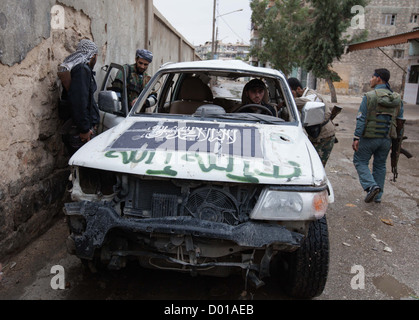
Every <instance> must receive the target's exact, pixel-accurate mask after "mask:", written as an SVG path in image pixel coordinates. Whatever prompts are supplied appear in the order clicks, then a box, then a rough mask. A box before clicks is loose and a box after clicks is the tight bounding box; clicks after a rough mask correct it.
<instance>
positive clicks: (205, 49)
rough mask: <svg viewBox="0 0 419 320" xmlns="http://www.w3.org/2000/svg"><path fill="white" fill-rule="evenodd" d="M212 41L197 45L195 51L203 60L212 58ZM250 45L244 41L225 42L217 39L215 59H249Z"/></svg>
mask: <svg viewBox="0 0 419 320" xmlns="http://www.w3.org/2000/svg"><path fill="white" fill-rule="evenodd" d="M211 51H212V42H211V41H207V42H205V44H203V45H199V46H196V47H195V52H196V54H197V55H199V57H200V58H201V59H202V60H209V59H211V57H212V55H211ZM249 51H250V45H248V44H244V43H239V42H238V43H234V44H233V43H223V42H220V41H217V43H216V45H215V52H214V59H220V60H235V59H241V60H244V61H248V58H249Z"/></svg>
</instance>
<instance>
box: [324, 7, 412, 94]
mask: <svg viewBox="0 0 419 320" xmlns="http://www.w3.org/2000/svg"><path fill="white" fill-rule="evenodd" d="M356 13H357V17H356V18H359V19H354V20H353V25H351V27H350V28H349V29H348V35H352V34H354V33H355V32H359V30H364V29H365V30H367V32H368V38H367V40H368V41H369V40H373V39H379V38H384V37H388V36H393V35H396V34H400V33H405V32H410V31H412V30H413V29H414V28H415V27H418V26H419V1H418V0H403V1H396V0H371V1H370V2H369V4H368V5H367V6H366V7H365V8H358V11H357V12H356ZM354 16H355V14H354ZM409 51H411V49H410V46H409V44H408V43H402V44H396V45H390V46H385V47H380V48H372V49H366V50H361V51H354V52H350V53H347V54H344V55H343V56H342V58H341V59H340V61H336V62H335V63H333V70H335V71H336V72H337V73H338V74H339V76H340V77H341V78H342V80H341V81H340V82H335V83H334V85H335V88H336V92H337V94H338V95H339V94H340V95H355V96H357V95H362V94H363V93H364V92H366V91H368V90H370V86H369V81H370V79H371V76H372V74H373V73H374V69H377V68H387V69H388V70H390V73H391V78H390V85H391V86H392V88H393V89H394V90H395V91H398V92H401V93H404V91H405V87H406V86H405V84H406V79H407V78H408V72H409V70H408V69H409V68H408V67H409V65H410V62H409V59H410V56H411V55H409ZM318 90H319V91H320V92H322V93H323V94H328V93H329V87H328V85H327V84H326V82H325V81H323V80H322V81H318Z"/></svg>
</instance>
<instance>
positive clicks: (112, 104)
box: [98, 91, 121, 114]
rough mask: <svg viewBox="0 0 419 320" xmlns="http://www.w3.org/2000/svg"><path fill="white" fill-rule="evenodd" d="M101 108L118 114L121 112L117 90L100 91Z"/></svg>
mask: <svg viewBox="0 0 419 320" xmlns="http://www.w3.org/2000/svg"><path fill="white" fill-rule="evenodd" d="M98 105H99V109H100V110H102V111H103V112H108V113H112V114H118V113H120V112H121V108H120V103H119V98H118V95H117V93H116V92H115V91H100V92H99V95H98Z"/></svg>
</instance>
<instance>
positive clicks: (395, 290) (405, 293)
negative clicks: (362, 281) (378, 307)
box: [372, 275, 413, 300]
mask: <svg viewBox="0 0 419 320" xmlns="http://www.w3.org/2000/svg"><path fill="white" fill-rule="evenodd" d="M372 282H373V284H374V286H375V287H376V288H377V289H379V290H380V291H382V292H383V293H385V294H387V295H389V296H390V297H392V298H393V299H399V300H400V299H402V298H408V297H410V296H412V295H413V290H412V289H410V288H409V287H408V286H406V285H405V284H403V283H400V282H399V281H397V280H396V279H395V278H393V277H392V276H389V275H383V276H379V277H376V278H374V279H373V280H372Z"/></svg>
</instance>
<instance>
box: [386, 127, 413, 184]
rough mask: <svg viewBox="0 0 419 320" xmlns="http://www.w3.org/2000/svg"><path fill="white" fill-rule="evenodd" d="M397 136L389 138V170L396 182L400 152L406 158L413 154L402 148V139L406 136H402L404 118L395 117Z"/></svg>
mask: <svg viewBox="0 0 419 320" xmlns="http://www.w3.org/2000/svg"><path fill="white" fill-rule="evenodd" d="M396 121H397V126H396V132H397V138H395V139H391V156H390V157H391V172H392V173H393V181H394V182H396V179H397V177H398V175H399V173H398V172H397V163H398V162H399V156H400V153H402V154H404V155H405V156H406V157H407V158H408V159H410V158H412V157H413V155H412V154H411V153H410V152H409V151H407V150H406V149H404V148H402V142H403V140H406V139H407V137H404V136H403V134H404V123H405V122H406V120H405V119H397V120H396Z"/></svg>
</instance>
